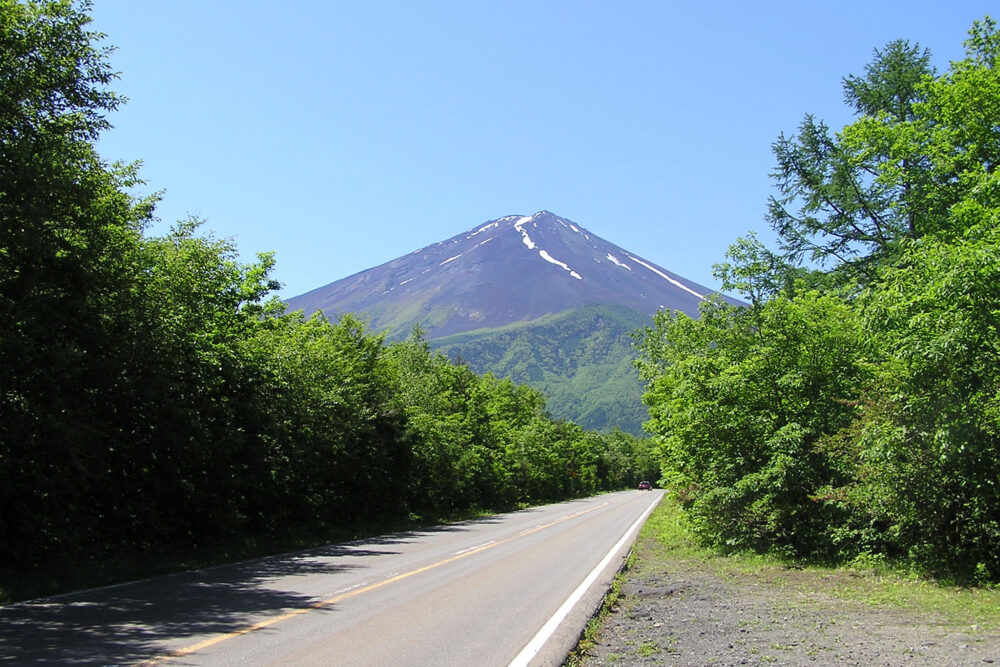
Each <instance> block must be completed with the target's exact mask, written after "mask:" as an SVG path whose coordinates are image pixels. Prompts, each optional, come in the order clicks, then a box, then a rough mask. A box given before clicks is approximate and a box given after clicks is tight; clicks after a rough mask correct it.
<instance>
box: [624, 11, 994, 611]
mask: <svg viewBox="0 0 1000 667" xmlns="http://www.w3.org/2000/svg"><path fill="white" fill-rule="evenodd" d="M965 46H966V56H965V58H964V59H962V60H960V61H957V62H953V63H951V64H950V65H949V67H948V69H947V70H946V71H944V72H937V71H935V69H934V68H932V66H931V58H930V53H929V52H928V51H926V50H925V49H922V48H920V47H919V46H917V45H912V44H910V43H909V42H906V41H896V42H892V43H890V44H888V45H886V46H885V47H884V48H883V49H881V50H876V51H875V53H874V58H873V60H872V62H871V63H870V64H869V65H868V67H867V68H866V70H865V72H864V73H863V74H861V75H859V76H849V77H847V78H846V79H844V81H843V89H844V96H845V100H846V102H847V104H848V105H849V106H850V107H851V108H852V109H853V110H854V111H855V113H856V120H855V121H854V122H852V123H851V124H849V125H847V126H846V127H844V128H842V129H841V130H840V131H839V132H833V131H831V130H830V128H828V127H827V126H826V125H825V124H824V123H823V122H821V121H820V120H818V119H816V118H814V117H813V116H809V115H807V116H806V117H805V118H804V120H803V121H802V124H801V125H800V127H799V129H798V132H797V133H796V134H795V135H793V136H789V137H786V136H782V137H780V138H779V139H778V140H777V141H776V142H775V144H774V153H775V157H776V159H777V166H776V168H775V171H774V174H773V176H774V179H775V183H776V190H777V192H776V194H775V195H774V196H773V197H772V198H771V201H770V207H769V214H768V221H769V222H770V224H771V226H772V227H773V229H774V230H775V232H776V234H777V239H778V243H777V246H778V247H777V248H774V249H769V248H767V247H765V246H764V245H763V244H762V243H761V242H759V241H758V240H757V239H756V238H755V237H754V236H749V237H748V238H745V239H740V240H739V241H738V242H737V243H736V244H734V245H733V246H732V247H731V249H730V251H729V253H728V260H729V261H728V262H727V263H724V264H720V265H718V266H717V276H718V277H719V278H720V279H721V280H722V282H723V284H724V287H723V289H724V290H726V291H736V292H739V293H741V294H742V295H744V296H745V298H746V300H747V301H748V303H749V305H748V306H747V307H733V306H730V305H727V304H725V303H723V302H721V301H713V302H710V303H706V304H705V305H704V307H703V308H702V311H701V316H700V318H698V319H693V318H690V317H687V316H686V315H683V314H680V313H660V314H659V315H658V316H657V317H656V319H655V324H654V326H653V327H651V328H648V329H646V330H645V331H644V332H643V334H642V336H641V342H640V350H641V358H640V359H639V361H638V365H639V368H640V371H641V374H642V376H643V378H644V380H645V382H646V393H645V396H644V400H645V402H646V403H647V405H648V406H649V408H650V413H651V417H652V419H651V421H650V422H649V424H648V428H649V429H650V430H651V432H653V433H654V434H655V438H656V441H657V445H658V447H659V452H660V456H661V460H662V464H663V483H664V484H665V485H667V486H669V488H670V489H671V491H672V494H673V497H674V498H676V499H677V500H678V502H679V503H680V507H681V508H682V510H683V516H684V520H685V525H686V526H687V527H688V528H689V529H690V530H691V531H692V535H694V537H695V538H696V540H697V541H698V543H699V544H700V545H704V546H708V547H712V548H714V549H716V550H719V551H721V552H725V553H746V552H753V553H760V554H771V555H775V556H780V557H782V558H784V559H786V560H787V561H793V562H799V563H823V564H830V565H833V564H848V565H852V566H856V567H863V568H875V569H876V570H877V571H882V570H883V569H885V568H888V569H889V570H891V571H896V570H897V569H902V570H903V571H905V572H912V573H917V574H922V575H930V576H932V577H935V578H936V579H937V580H938V581H943V582H952V583H957V584H962V585H967V584H972V585H979V586H984V587H989V586H995V585H997V584H998V583H1000V549H997V545H998V544H1000V259H998V258H1000V225H998V222H1000V172H998V170H997V167H998V165H1000V32H998V30H997V26H996V24H995V23H994V22H993V21H992V20H991V19H989V18H988V17H987V18H985V19H983V20H982V21H977V22H976V23H974V24H973V26H972V29H971V30H970V32H969V38H968V40H967V42H966V43H965ZM901 586H903V587H904V588H905V586H911V587H912V590H917V589H918V585H917V584H901ZM900 590H902V589H900ZM907 590H910V589H907ZM872 594H873V595H874V594H875V593H872ZM956 595H958V594H957V593H956Z"/></svg>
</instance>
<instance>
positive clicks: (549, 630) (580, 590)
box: [509, 498, 660, 667]
mask: <svg viewBox="0 0 1000 667" xmlns="http://www.w3.org/2000/svg"><path fill="white" fill-rule="evenodd" d="M659 502H660V499H659V498H657V499H656V502H654V503H650V505H649V507H647V508H646V511H645V512H643V513H642V515H641V516H639V518H638V519H636V520H635V523H633V524H632V526H631V527H630V528H629V529H628V530H627V531H625V534H624V535H622V538H621V539H620V540H618V542H617V543H616V544H615V546H613V547H611V551H609V552H608V553H607V555H606V556H604V558H603V559H601V562H600V563H598V564H597V567H595V568H594V569H593V570H591V572H590V574H588V575H587V578H586V579H584V580H583V582H581V583H580V585H579V586H577V587H576V590H575V591H573V593H572V594H571V595H570V596H569V597H568V598H566V601H565V602H563V603H562V606H561V607H559V609H558V610H556V613H555V614H553V615H552V618H550V619H549V620H548V621H546V623H545V625H543V626H542V629H541V630H539V631H538V634H536V635H535V636H534V637H533V638H532V640H531V641H530V642H528V644H527V645H526V646H525V647H524V648H523V649H521V652H520V653H518V654H517V656H516V657H515V658H514V659H513V660H511V662H510V665H509V667H527V665H528V664H529V663H530V662H531V660H532V659H533V658H534V657H535V656H536V655H537V654H538V652H539V651H540V650H541V649H542V646H544V645H545V642H547V641H548V640H549V638H550V637H551V636H552V635H553V634H554V633H555V631H556V629H557V628H558V627H559V624H560V623H562V622H563V620H564V619H565V618H566V617H567V616H568V615H569V612H570V611H572V609H573V607H574V606H576V603H577V602H579V601H580V598H582V597H583V594H584V593H586V592H587V589H588V588H590V586H591V584H593V583H594V581H595V580H596V579H597V577H598V576H599V575H600V574H601V572H602V571H603V570H604V568H605V567H607V566H608V563H610V562H611V559H612V558H614V557H615V554H616V553H618V550H619V549H621V548H622V547H623V546H625V543H626V542H628V540H629V538H630V537H631V536H632V533H634V532H635V531H636V530H638V529H639V526H641V525H642V522H643V521H645V520H646V517H647V516H649V513H650V512H652V511H653V508H654V507H656V505H657V503H659Z"/></svg>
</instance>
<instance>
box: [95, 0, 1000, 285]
mask: <svg viewBox="0 0 1000 667" xmlns="http://www.w3.org/2000/svg"><path fill="white" fill-rule="evenodd" d="M991 5H993V7H991ZM991 9H992V11H993V13H994V14H1000V11H997V9H998V7H997V6H996V5H995V2H978V1H972V0H968V1H966V0H952V1H951V2H947V3H945V2H941V0H935V1H933V2H930V1H927V0H915V1H908V2H899V1H889V2H882V1H878V0H868V1H867V2H806V1H802V0H799V1H795V2H791V1H788V2H735V1H734V2H717V1H712V0H708V1H697V2H695V1H690V2H688V1H684V0H662V1H660V2H652V1H649V2H631V1H628V0H615V1H614V2H612V1H610V0H609V1H605V2H591V1H588V0H572V1H558V2H556V1H552V2H549V1H544V0H534V1H530V2H529V1H514V0H492V1H489V2H487V1H485V0H484V1H479V0H466V1H463V2H441V1H433V2H431V1H428V2H415V1H412V0H408V1H401V2H384V1H378V0H375V1H368V0H364V1H361V0H356V1H354V2H339V1H329V0H323V1H320V0H316V1H312V0H310V1H296V0H289V1H288V2H286V3H275V2H272V1H269V2H261V1H258V0H241V1H239V2H237V1H235V0H234V1H229V0H209V1H207V2H206V1H205V0H198V1H194V0H155V1H154V0H94V5H93V10H92V16H93V17H94V24H93V27H94V28H95V29H97V30H100V31H103V32H105V33H107V34H108V38H107V40H106V43H107V44H111V45H115V46H117V47H118V51H117V52H116V53H115V54H114V56H113V58H112V64H113V66H114V67H115V69H117V70H119V71H120V72H121V78H120V80H119V81H118V82H117V83H116V85H115V86H114V88H115V90H117V91H118V92H119V93H121V94H124V95H125V96H126V97H128V98H129V102H128V104H127V105H125V106H124V107H123V108H122V109H121V110H120V111H118V112H116V113H115V114H113V115H112V117H111V121H112V123H113V124H114V125H115V129H113V130H111V131H110V132H109V133H108V134H106V135H105V137H104V138H103V139H102V140H101V143H100V150H101V152H102V154H103V155H104V157H105V158H106V159H108V160H114V159H122V160H126V161H132V160H142V161H143V163H144V167H143V169H142V174H143V175H144V177H145V179H146V180H147V182H148V186H147V191H148V192H152V191H155V190H161V189H162V190H165V193H164V198H163V201H162V203H161V204H160V206H159V208H158V213H159V217H160V218H161V220H162V222H161V223H160V224H159V225H158V226H156V227H154V228H153V229H152V230H151V233H154V234H155V233H162V232H163V231H165V230H166V229H167V228H168V227H169V224H170V223H172V222H174V221H176V220H177V219H180V218H185V217H187V216H188V215H189V214H193V215H197V216H198V217H201V218H204V219H205V220H206V229H207V230H211V231H212V232H213V233H214V234H215V235H216V236H220V237H231V238H232V239H234V241H235V242H236V244H237V245H238V247H239V249H240V251H241V252H242V253H243V256H244V258H245V259H252V258H253V257H254V253H256V252H258V251H270V250H273V251H275V252H276V255H277V270H276V272H275V277H276V278H277V279H278V280H279V281H281V282H282V283H284V284H285V287H284V289H283V290H282V291H281V293H280V294H281V296H283V297H291V296H294V295H296V294H300V293H302V292H305V291H308V290H310V289H313V288H315V287H319V286H321V285H324V284H326V283H329V282H332V281H334V280H337V279H339V278H343V277H346V276H348V275H351V274H353V273H356V272H358V271H361V270H364V269H366V268H369V267H372V266H376V265H378V264H381V263H383V262H386V261H388V260H391V259H394V258H396V257H398V256H400V255H403V254H406V253H408V252H411V251H413V250H415V249H417V248H420V247H422V246H425V245H428V244H430V243H433V242H437V241H440V240H442V239H445V238H448V237H450V236H453V235H455V234H458V233H460V232H463V231H465V230H466V229H469V228H471V227H474V226H477V225H479V224H480V223H482V222H484V221H486V220H490V219H493V218H498V217H500V216H504V215H510V214H532V213H535V212H536V211H539V210H542V209H547V210H550V211H552V212H554V213H556V214H558V215H561V216H563V217H566V218H569V219H571V220H573V221H575V222H577V223H579V224H580V225H582V226H584V227H586V228H588V229H589V230H590V231H592V232H594V233H595V234H597V235H599V236H601V237H603V238H605V239H607V240H609V241H611V242H613V243H616V244H618V245H620V246H623V247H625V248H626V249H628V250H631V251H633V252H636V253H639V254H640V255H642V256H644V257H645V258H647V259H650V260H652V261H654V262H656V263H658V264H660V265H662V266H664V267H666V268H667V269H670V270H672V271H675V272H676V273H679V274H681V275H682V276H685V277H687V278H689V279H691V280H694V281H696V282H699V283H701V284H704V285H707V286H709V287H717V283H716V282H715V281H714V279H713V278H712V264H714V263H716V262H719V261H722V260H723V256H724V253H725V251H726V249H727V248H728V246H729V245H730V244H731V243H732V242H734V241H735V240H736V238H737V237H739V236H741V235H745V234H746V233H747V232H748V231H750V230H754V231H757V232H758V233H759V234H760V235H761V236H762V238H764V239H768V238H770V236H771V235H770V231H769V229H768V227H767V224H766V223H765V222H764V221H763V214H764V211H765V208H766V201H767V197H768V195H769V194H770V193H771V192H772V186H771V181H770V179H769V176H768V174H769V173H770V172H771V170H772V169H773V166H774V160H773V157H772V154H771V148H770V147H771V143H772V142H773V141H774V140H775V139H776V138H777V137H778V135H779V134H780V133H782V132H785V133H786V134H788V133H794V132H795V130H796V127H797V125H798V124H799V122H800V121H801V120H802V117H803V115H804V114H805V113H807V112H808V113H813V114H815V115H816V116H818V117H819V118H822V119H824V120H826V121H827V122H828V123H829V124H830V125H831V126H832V127H834V128H837V129H839V128H840V127H842V126H843V125H844V124H846V123H847V122H849V121H850V120H851V117H850V114H849V111H848V109H847V108H846V107H845V106H844V104H843V95H842V90H841V79H842V78H843V77H844V76H846V75H848V74H861V73H862V72H863V68H864V66H865V64H867V63H868V62H869V61H870V59H871V55H872V49H873V48H875V47H882V46H884V45H885V44H886V43H887V42H889V41H891V40H893V39H898V38H905V39H908V40H910V41H911V42H918V43H920V44H921V45H922V46H925V47H927V48H929V49H930V50H931V51H932V53H933V56H934V62H935V64H936V66H937V67H938V69H944V68H945V67H947V64H948V62H949V61H951V60H955V59H958V58H961V57H962V42H963V40H964V39H965V37H966V33H967V31H968V29H969V27H970V26H971V25H972V22H973V21H974V20H976V19H979V18H982V17H983V16H984V15H986V14H988V13H989V12H990V11H991Z"/></svg>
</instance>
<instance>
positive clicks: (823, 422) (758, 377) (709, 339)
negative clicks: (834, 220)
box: [639, 292, 864, 555]
mask: <svg viewBox="0 0 1000 667" xmlns="http://www.w3.org/2000/svg"><path fill="white" fill-rule="evenodd" d="M859 342H860V327H859V326H858V323H857V320H856V318H855V317H853V316H852V313H851V311H850V309H849V308H848V307H847V306H846V305H845V304H844V303H843V302H841V301H840V300H838V299H836V298H834V297H830V296H824V295H820V294H818V293H816V292H808V293H805V294H803V295H801V296H799V297H798V298H796V299H789V298H786V297H775V298H773V299H771V300H769V301H767V302H765V303H763V304H761V305H759V306H752V307H750V308H737V307H733V306H729V305H726V304H723V303H721V302H713V303H710V304H708V305H707V306H706V307H704V308H703V309H702V314H701V317H700V318H698V319H692V318H689V317H687V316H686V315H683V314H681V313H674V314H672V315H670V314H666V313H660V314H659V315H658V316H657V317H656V321H655V327H654V328H652V329H648V330H647V331H646V333H645V336H644V338H643V341H642V344H641V346H640V349H641V352H642V357H641V358H640V361H639V365H640V369H641V371H642V375H643V377H644V378H645V379H647V381H648V382H649V385H648V390H647V393H646V395H645V400H646V402H647V403H648V404H649V406H650V414H651V419H650V422H649V423H648V424H647V429H649V430H650V431H651V432H652V433H654V434H655V435H656V437H657V441H658V442H659V443H660V446H661V454H662V457H663V470H664V482H665V483H666V484H667V485H668V486H669V487H670V488H672V489H674V491H675V493H677V494H678V495H679V497H680V498H681V500H682V502H683V503H684V506H685V508H686V509H687V510H688V511H689V513H690V516H691V517H692V518H693V519H694V523H695V528H696V531H697V532H698V533H699V534H701V535H703V536H704V537H705V539H706V540H707V541H710V542H713V543H715V544H717V545H718V546H723V547H727V548H736V549H745V548H752V549H767V548H777V549H781V550H785V551H788V552H789V553H792V554H794V555H819V554H820V553H824V552H826V551H829V549H830V548H831V547H830V545H829V544H828V543H827V541H826V540H825V539H824V538H823V532H824V530H825V525H826V521H827V520H828V519H829V517H828V516H826V514H825V510H824V507H823V506H820V505H818V504H816V503H813V502H811V500H810V499H811V497H812V496H814V495H815V494H816V493H817V491H818V490H819V489H821V488H823V487H825V486H828V485H831V484H833V485H839V484H840V483H841V482H842V481H843V480H842V476H841V470H840V467H841V466H840V465H839V463H838V461H837V460H836V458H835V457H831V456H829V455H827V454H826V453H825V452H823V451H822V450H821V449H820V448H819V446H818V443H819V441H820V438H821V437H822V436H824V435H827V434H831V433H834V432H836V431H837V430H838V429H840V428H841V427H843V426H845V425H846V424H847V423H849V422H850V419H851V416H852V414H853V409H852V408H851V404H852V402H853V401H854V399H855V398H856V393H857V385H858V382H859V380H860V379H861V378H862V377H863V374H864V369H863V368H862V367H861V366H860V365H859V364H858V363H857V362H856V361H855V359H854V355H853V351H854V350H855V349H856V348H857V347H858V345H859Z"/></svg>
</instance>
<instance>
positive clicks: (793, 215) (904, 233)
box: [767, 41, 933, 281]
mask: <svg viewBox="0 0 1000 667" xmlns="http://www.w3.org/2000/svg"><path fill="white" fill-rule="evenodd" d="M932 74H933V70H932V69H931V67H930V54H929V52H928V51H926V50H921V49H920V47H919V46H916V45H912V46H911V45H910V44H909V43H907V42H905V41H895V42H891V43H890V44H889V45H888V46H887V47H886V48H885V49H884V50H882V51H879V50H876V51H875V58H874V60H873V61H872V63H871V64H870V65H868V67H867V68H866V72H865V76H863V77H857V76H850V77H847V78H846V79H845V80H844V95H845V99H846V101H847V102H848V104H850V105H851V106H852V107H853V108H854V109H855V111H857V112H858V113H859V114H862V117H863V118H864V119H866V120H867V122H868V123H869V124H870V125H871V126H872V127H873V128H874V127H877V128H878V129H879V130H881V131H883V132H885V131H892V130H893V129H895V128H898V127H900V126H903V125H907V124H909V123H912V122H914V121H915V120H916V119H917V117H918V115H917V111H916V109H917V105H918V104H919V103H920V102H921V100H922V98H923V94H924V92H923V91H924V89H923V84H924V82H925V81H926V80H928V78H929V77H930V76H931V75H932ZM871 139H872V137H871V136H868V137H866V138H864V139H863V140H861V141H858V140H857V138H856V137H855V136H854V135H852V134H849V133H842V134H839V135H833V134H831V132H830V129H829V127H828V126H827V125H826V124H825V123H823V122H822V121H818V120H816V119H815V118H814V117H813V116H811V115H807V116H806V117H805V119H804V120H803V121H802V124H801V125H800V126H799V132H798V135H797V136H793V137H785V136H784V135H782V136H781V137H779V138H778V140H777V141H776V142H775V143H774V145H773V150H774V154H775V157H776V159H777V163H778V164H777V168H776V169H775V171H774V173H773V174H772V176H773V178H774V179H775V183H776V186H777V190H778V194H777V195H776V196H772V197H771V199H770V205H769V212H768V215H767V220H768V221H769V222H770V223H771V226H772V227H773V228H774V230H775V231H776V232H777V233H778V237H779V244H780V246H781V249H782V250H783V252H784V253H785V255H786V256H787V257H788V258H789V259H790V260H791V261H792V263H793V264H794V263H798V262H799V261H801V260H803V259H805V260H808V261H812V262H818V263H820V264H824V265H833V266H834V267H839V268H840V269H841V270H842V271H845V272H847V273H848V274H849V275H852V276H853V278H852V279H851V280H854V281H856V280H861V281H866V280H870V279H871V277H872V275H873V273H872V272H873V269H872V264H873V262H874V263H877V262H878V261H879V259H880V258H882V257H884V256H885V255H887V254H890V253H891V252H892V250H893V248H894V246H895V244H896V242H897V241H898V240H899V239H901V238H907V237H917V236H919V235H920V234H922V233H924V230H923V229H922V228H921V227H920V225H919V224H918V219H917V216H916V214H915V209H914V206H913V205H914V204H915V202H913V201H911V196H910V182H911V181H913V180H919V179H921V178H923V176H922V175H921V174H922V172H923V171H925V170H926V168H927V165H926V160H923V159H921V158H919V157H918V156H917V155H915V154H908V155H906V156H903V157H900V156H898V155H895V154H894V151H893V147H892V146H891V145H886V144H885V143H881V142H875V141H872V140H871ZM886 172H891V174H892V175H893V177H891V178H887V177H886V175H885V174H886Z"/></svg>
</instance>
